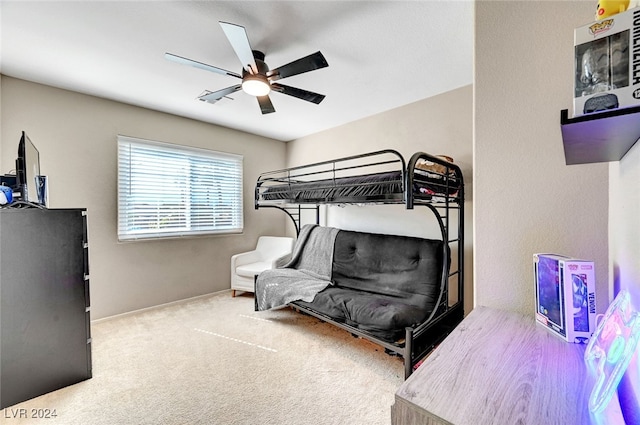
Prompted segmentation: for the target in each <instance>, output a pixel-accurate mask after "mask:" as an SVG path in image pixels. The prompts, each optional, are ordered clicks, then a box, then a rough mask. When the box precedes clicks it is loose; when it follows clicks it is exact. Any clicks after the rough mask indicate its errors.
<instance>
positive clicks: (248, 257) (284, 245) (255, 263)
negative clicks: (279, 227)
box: [231, 236, 294, 297]
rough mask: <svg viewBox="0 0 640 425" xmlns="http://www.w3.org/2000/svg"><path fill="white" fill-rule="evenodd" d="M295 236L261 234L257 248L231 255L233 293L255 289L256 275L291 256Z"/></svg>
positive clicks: (282, 262) (273, 267) (233, 294)
mask: <svg viewBox="0 0 640 425" xmlns="http://www.w3.org/2000/svg"><path fill="white" fill-rule="evenodd" d="M293 242H294V239H293V238H286V237H278V236H260V237H259V238H258V244H257V245H256V249H254V250H253V251H249V252H243V253H241V254H236V255H233V256H232V257H231V289H232V292H231V295H232V296H234V297H235V296H236V291H246V292H253V291H254V280H255V277H256V276H257V275H258V274H260V273H261V272H263V271H265V270H268V269H275V268H276V267H277V266H279V265H282V264H284V263H285V262H286V261H287V260H288V258H289V257H290V256H291V252H292V250H293Z"/></svg>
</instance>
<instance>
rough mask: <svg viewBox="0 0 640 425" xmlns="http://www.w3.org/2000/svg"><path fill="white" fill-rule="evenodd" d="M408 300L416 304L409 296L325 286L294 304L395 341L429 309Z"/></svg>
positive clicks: (423, 317)
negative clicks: (310, 296)
mask: <svg viewBox="0 0 640 425" xmlns="http://www.w3.org/2000/svg"><path fill="white" fill-rule="evenodd" d="M412 302H414V303H415V304H418V302H416V300H415V299H411V298H407V299H403V298H397V297H392V296H388V295H380V294H373V293H370V292H364V291H358V290H354V289H348V288H337V287H335V286H329V287H327V288H326V289H324V290H323V291H321V292H319V293H318V294H317V295H316V297H315V298H314V300H313V302H310V303H307V302H304V301H296V302H295V303H294V304H299V305H301V306H303V307H308V308H311V309H313V310H314V311H316V312H318V313H321V314H324V315H325V316H328V317H330V318H332V319H333V320H335V321H337V322H342V323H346V324H348V325H350V326H353V327H355V328H358V329H360V330H362V331H366V332H368V333H370V334H371V335H373V336H375V337H377V338H380V339H382V340H386V341H389V342H395V341H397V340H399V339H401V338H402V337H404V334H405V328H406V327H408V326H415V325H417V324H420V323H422V322H423V321H424V320H425V319H426V318H427V317H428V315H429V314H430V313H431V310H430V309H426V308H424V307H419V306H417V305H414V304H413V303H412Z"/></svg>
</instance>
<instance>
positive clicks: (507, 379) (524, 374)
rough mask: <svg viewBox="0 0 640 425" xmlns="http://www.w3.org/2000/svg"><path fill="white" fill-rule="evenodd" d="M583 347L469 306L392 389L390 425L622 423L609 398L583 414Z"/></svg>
mask: <svg viewBox="0 0 640 425" xmlns="http://www.w3.org/2000/svg"><path fill="white" fill-rule="evenodd" d="M585 348H586V346H585V345H581V344H573V343H567V342H565V341H563V340H562V339H560V338H559V337H557V336H555V335H552V334H551V333H550V332H549V331H547V330H545V329H543V328H542V327H541V326H538V325H536V324H535V320H534V318H533V314H531V315H527V316H525V315H521V314H518V313H514V312H508V311H502V310H495V309H491V308H487V307H476V308H475V309H474V310H473V311H472V312H471V313H470V314H469V315H468V316H467V317H466V318H465V319H464V320H463V321H462V323H460V325H458V327H457V328H456V329H455V330H454V331H453V332H452V333H451V334H450V335H449V336H448V337H447V338H446V339H445V340H444V341H443V343H442V344H441V345H440V346H439V347H438V348H436V350H435V351H434V352H433V353H432V354H431V355H430V356H429V357H428V358H427V359H426V360H425V361H424V363H423V364H422V365H421V366H420V368H419V369H418V370H417V371H416V372H414V373H413V374H412V375H411V376H410V377H409V379H407V380H406V381H405V382H404V383H403V384H402V386H401V387H400V388H399V389H398V391H397V392H396V396H395V398H396V399H395V404H394V405H393V406H392V407H391V419H392V424H393V425H400V424H402V425H414V424H415V425H417V424H420V425H451V424H454V425H478V424H482V425H490V424H495V425H510V424H518V425H543V424H544V425H549V424H557V425H589V424H592V425H596V424H597V425H601V424H624V420H623V419H622V414H621V413H620V408H619V404H618V400H617V398H616V397H615V396H614V398H613V399H612V401H611V403H610V404H609V406H608V407H607V409H606V410H605V411H604V412H603V413H601V414H599V415H598V417H595V416H594V415H592V414H590V413H589V411H588V408H587V406H588V400H589V395H590V393H591V388H592V385H593V382H594V379H593V377H591V376H590V375H589V374H588V372H587V368H586V365H585V363H584V361H583V355H584V350H585Z"/></svg>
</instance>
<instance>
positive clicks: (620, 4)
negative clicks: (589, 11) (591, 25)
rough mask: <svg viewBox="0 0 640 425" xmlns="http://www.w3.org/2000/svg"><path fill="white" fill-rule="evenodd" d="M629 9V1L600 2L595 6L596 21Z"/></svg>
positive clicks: (602, 0) (610, 0) (607, 0)
mask: <svg viewBox="0 0 640 425" xmlns="http://www.w3.org/2000/svg"><path fill="white" fill-rule="evenodd" d="M628 8H629V0H600V1H599V2H598V6H596V21H598V20H600V19H605V18H608V17H609V16H611V15H615V14H616V13H622V12H624V11H625V10H627V9H628Z"/></svg>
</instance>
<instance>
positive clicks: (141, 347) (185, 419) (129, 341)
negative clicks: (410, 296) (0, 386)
mask: <svg viewBox="0 0 640 425" xmlns="http://www.w3.org/2000/svg"><path fill="white" fill-rule="evenodd" d="M253 303H254V301H253V296H252V295H251V294H244V295H239V296H237V297H235V298H232V297H231V293H230V291H225V292H222V293H218V294H214V295H212V296H207V297H202V298H197V299H194V300H189V301H185V302H183V303H178V304H172V305H169V306H164V307H159V308H154V309H150V310H145V311H141V312H137V313H133V314H128V315H123V316H119V317H114V318H110V319H106V320H101V321H98V322H95V323H93V324H92V338H93V343H92V356H93V378H92V379H89V380H87V381H83V382H80V383H78V384H75V385H71V386H69V387H66V388H63V389H60V390H57V391H54V392H51V393H49V394H45V395H43V396H40V397H37V398H34V399H31V400H28V401H26V402H23V403H19V404H17V405H14V406H11V407H8V408H6V409H4V411H2V412H0V423H3V424H5V423H6V424H8V425H14V424H15V425H19V424H47V425H49V424H51V425H54V424H64V425H73V424H78V425H103V424H109V425H114V424H154V425H156V424H171V425H173V424H193V425H196V424H214V425H218V424H220V425H228V424H229V425H244V424H252V425H254V424H260V425H261V424H293V425H306V424H317V425H325V424H326V425H332V424H336V425H337V424H340V425H345V424H353V425H360V424H361V425H377V424H380V425H382V424H385V425H387V424H389V423H390V407H391V405H392V404H393V402H394V394H395V391H396V390H397V389H398V387H399V386H400V385H401V384H402V382H403V376H404V372H403V365H402V360H401V359H400V358H398V357H392V356H389V355H387V354H386V353H385V352H384V349H383V348H382V347H379V346H377V345H375V344H373V343H370V342H368V341H366V340H363V339H360V338H354V337H353V336H352V335H351V334H349V333H348V332H346V331H344V330H341V329H338V328H336V327H334V326H332V325H329V324H326V323H323V322H321V321H319V320H317V319H315V318H312V317H309V316H305V315H303V314H300V313H297V312H294V311H293V310H291V309H288V308H286V309H281V310H277V311H266V312H255V311H254V309H253ZM19 409H24V410H19ZM34 409H35V410H34ZM45 409H48V411H49V412H55V415H56V416H55V417H50V418H46V419H45V418H43V419H37V418H35V419H34V418H31V413H32V412H44V411H46V410H45ZM22 412H24V413H26V415H27V416H28V417H27V418H20V417H15V416H16V413H22ZM18 416H19V415H18Z"/></svg>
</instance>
